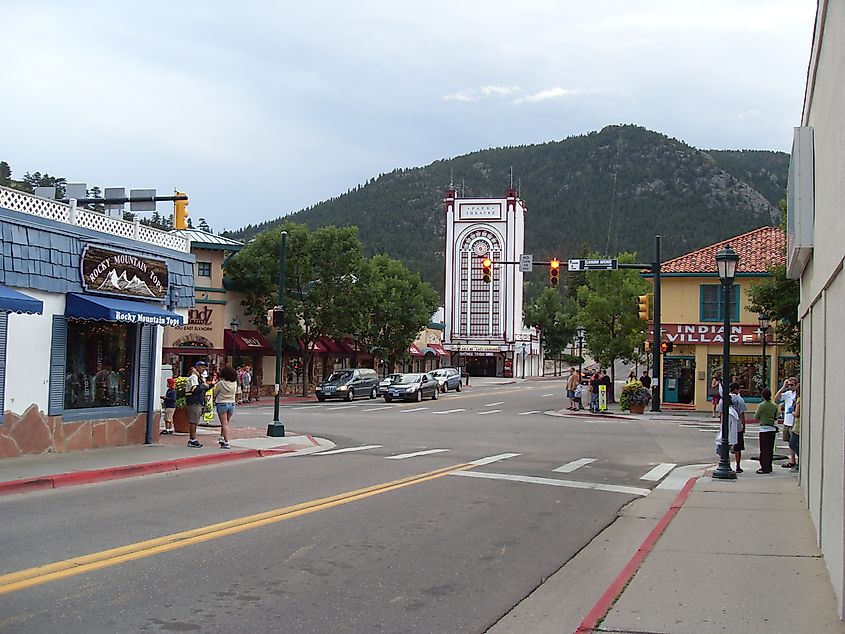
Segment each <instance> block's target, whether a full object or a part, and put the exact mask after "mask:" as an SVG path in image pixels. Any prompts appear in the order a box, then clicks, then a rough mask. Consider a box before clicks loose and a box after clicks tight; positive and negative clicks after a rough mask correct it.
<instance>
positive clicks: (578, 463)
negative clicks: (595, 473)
mask: <svg viewBox="0 0 845 634" xmlns="http://www.w3.org/2000/svg"><path fill="white" fill-rule="evenodd" d="M595 461H596V458H579V459H578V460H573V461H572V462H567V463H566V464H565V465H563V466H562V467H558V468H557V469H552V471H557V472H558V473H572V472H573V471H575V470H576V469H580V468H581V467H583V466H584V465H586V464H590V463H591V462H595Z"/></svg>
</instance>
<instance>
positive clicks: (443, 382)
mask: <svg viewBox="0 0 845 634" xmlns="http://www.w3.org/2000/svg"><path fill="white" fill-rule="evenodd" d="M431 376H433V377H434V378H435V379H437V384H438V385H439V386H440V391H441V392H448V391H449V390H455V391H456V392H460V391H461V373H460V372H459V371H458V370H457V368H438V369H436V370H432V371H431Z"/></svg>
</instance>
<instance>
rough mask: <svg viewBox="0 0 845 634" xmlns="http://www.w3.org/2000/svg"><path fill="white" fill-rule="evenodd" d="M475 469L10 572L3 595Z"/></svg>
mask: <svg viewBox="0 0 845 634" xmlns="http://www.w3.org/2000/svg"><path fill="white" fill-rule="evenodd" d="M475 466H476V465H473V464H459V465H454V466H451V467H446V468H443V469H438V470H436V471H429V472H427V473H421V474H418V475H414V476H410V477H408V478H403V479H401V480H394V481H392V482H385V483H382V484H377V485H374V486H371V487H366V488H364V489H357V490H355V491H348V492H346V493H340V494H338V495H333V496H330V497H325V498H321V499H319V500H311V501H310V502H303V503H301V504H295V505H293V506H286V507H284V508H280V509H275V510H272V511H266V512H264V513H258V514H257V515H249V516H247V517H240V518H238V519H234V520H229V521H227V522H220V523H219V524H210V525H209V526H204V527H201V528H194V529H191V530H188V531H182V532H181V533H173V534H172V535H165V536H164V537H157V538H155V539H148V540H146V541H142V542H136V543H134V544H129V545H127V546H120V547H119V548H112V549H109V550H103V551H100V552H98V553H92V554H90V555H83V556H81V557H74V558H72V559H65V560H63V561H57V562H54V563H51V564H46V565H44V566H37V567H35V568H28V569H26V570H19V571H18V572H11V573H9V574H5V575H0V594H6V593H9V592H16V591H17V590H23V589H25V588H31V587H33V586H38V585H42V584H45V583H49V582H51V581H58V580H59V579H64V578H66V577H72V576H74V575H81V574H84V573H87V572H92V571H94V570H100V569H101V568H108V567H109V566H117V565H119V564H122V563H125V562H127V561H133V560H135V559H143V558H144V557H151V556H153V555H158V554H160V553H166V552H169V551H171V550H176V549H177V548H185V547H187V546H192V545H194V544H200V543H202V542H207V541H210V540H212V539H219V538H221V537H226V536H228V535H234V534H236V533H242V532H244V531H249V530H252V529H255V528H259V527H261V526H266V525H268V524H275V523H276V522H283V521H285V520H289V519H293V518H295V517H300V516H302V515H308V514H309V513H316V512H317V511H323V510H326V509H330V508H333V507H335V506H340V505H342V504H349V503H350V502H357V501H358V500H363V499H365V498H368V497H372V496H374V495H380V494H382V493H388V492H389V491H395V490H396V489H401V488H404V487H409V486H412V485H415V484H421V483H423V482H428V481H429V480H434V479H436V478H441V477H443V476H445V475H449V474H450V473H455V472H457V471H465V470H467V469H472V468H473V467H475Z"/></svg>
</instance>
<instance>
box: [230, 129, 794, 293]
mask: <svg viewBox="0 0 845 634" xmlns="http://www.w3.org/2000/svg"><path fill="white" fill-rule="evenodd" d="M788 163H789V156H788V155H787V154H784V153H782V152H767V151H731V150H708V151H703V150H698V149H696V148H694V147H692V146H690V145H687V144H686V143H683V142H681V141H678V140H676V139H672V138H669V137H667V136H665V135H663V134H659V133H657V132H652V131H649V130H646V129H644V128H640V127H637V126H632V125H625V126H608V127H606V128H604V129H603V130H601V131H600V132H592V133H590V134H586V135H581V136H576V137H571V138H568V139H565V140H563V141H557V142H551V143H543V144H541V145H528V146H521V147H506V148H496V149H489V150H482V151H478V152H473V153H472V154H467V155H465V156H459V157H456V158H453V159H448V160H440V161H436V162H434V163H432V164H430V165H427V166H425V167H420V168H412V169H397V170H394V171H393V172H391V173H389V174H383V175H381V176H379V177H378V178H374V179H372V180H371V181H370V182H369V183H367V184H366V185H362V186H359V187H357V188H355V189H354V190H351V191H349V192H348V193H346V194H344V195H342V196H339V197H337V198H333V199H331V200H327V201H324V202H321V203H319V204H316V205H314V206H313V207H310V208H308V209H304V210H301V211H299V212H297V213H295V214H293V215H292V216H291V219H292V220H294V221H297V222H302V223H305V224H307V225H308V226H309V227H317V226H322V225H337V226H349V225H357V226H358V227H359V228H360V235H361V238H362V240H363V242H364V245H365V248H366V250H367V251H368V253H369V254H375V253H387V254H389V255H391V256H393V257H395V258H398V259H400V260H402V261H404V262H405V263H406V264H407V265H408V266H409V267H410V268H411V269H413V270H416V271H418V272H420V274H421V275H422V276H423V279H425V280H426V281H428V282H430V283H431V284H432V285H433V286H434V287H435V288H437V289H438V290H440V291H441V292H442V287H443V271H444V264H443V248H444V239H445V224H444V216H443V202H442V200H443V194H444V192H445V190H446V188H447V186H448V184H449V182H450V179H451V180H452V181H453V182H454V184H455V186H456V187H457V188H458V190H459V194H460V193H462V195H463V196H502V195H503V194H504V192H505V190H506V189H507V187H508V185H509V183H510V174H511V169H512V170H513V177H514V184H516V185H518V188H519V192H520V196H521V197H522V198H523V200H525V202H526V204H527V207H528V213H527V215H526V244H525V252H526V253H533V254H534V257H535V259H547V258H548V257H549V256H557V257H560V258H567V257H572V256H574V255H576V254H577V253H578V252H580V251H582V250H583V249H584V248H585V247H586V248H589V249H590V250H593V251H598V252H601V253H603V254H606V255H613V254H615V253H617V252H619V251H636V252H639V253H640V254H641V257H642V258H644V259H646V260H650V259H651V258H652V256H653V244H654V236H655V235H658V234H659V235H662V236H663V241H662V244H663V257H664V258H670V257H673V256H676V255H679V254H682V253H685V252H687V251H690V250H692V249H696V248H698V247H700V246H703V245H705V244H710V243H712V242H715V241H717V240H719V239H722V238H725V237H727V236H730V235H733V234H737V233H742V232H744V231H748V230H750V229H753V228H756V227H760V226H763V225H769V224H776V223H777V222H778V220H779V213H778V208H777V204H778V201H779V200H780V198H782V197H783V195H784V191H785V188H786V174H787V169H788ZM278 222H279V220H272V221H268V222H266V223H263V224H260V225H257V226H256V225H251V226H249V227H246V228H244V229H242V230H240V231H237V232H230V233H229V234H228V235H229V236H231V237H233V238H236V239H241V240H246V239H249V238H251V237H252V236H254V235H255V234H257V233H258V232H260V231H263V230H266V229H268V228H270V227H272V226H274V225H275V224H277V223H278ZM535 275H536V274H535ZM538 281H539V278H538Z"/></svg>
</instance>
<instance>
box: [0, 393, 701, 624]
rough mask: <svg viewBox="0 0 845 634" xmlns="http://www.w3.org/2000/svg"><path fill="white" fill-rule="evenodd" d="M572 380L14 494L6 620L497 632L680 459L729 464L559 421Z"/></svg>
mask: <svg viewBox="0 0 845 634" xmlns="http://www.w3.org/2000/svg"><path fill="white" fill-rule="evenodd" d="M562 388H563V385H562V383H560V382H558V381H554V382H526V383H522V384H513V385H487V386H483V385H482V386H474V387H473V388H471V389H469V390H465V391H464V392H462V393H460V394H457V393H449V394H446V395H443V396H442V397H441V398H440V399H438V400H436V401H424V402H423V403H419V404H417V403H408V404H396V403H393V404H390V405H388V404H385V403H384V402H383V401H382V400H380V399H379V400H375V401H371V400H368V399H367V400H359V401H356V402H354V403H351V404H347V403H343V402H327V403H322V404H320V403H316V402H314V403H305V404H302V405H295V406H286V407H284V408H283V409H282V417H283V420H284V422H285V424H286V426H287V428H288V430H291V431H296V432H301V433H309V434H313V435H316V436H321V437H324V438H328V439H330V440H331V441H333V442H334V443H335V445H336V446H335V448H334V449H332V450H331V451H324V452H322V453H316V454H311V455H307V456H298V457H293V458H267V459H262V460H254V461H244V462H237V463H230V464H226V465H218V466H211V467H204V468H197V469H191V470H186V471H178V472H171V473H167V474H161V475H156V476H146V477H142V478H135V479H127V480H118V481H113V482H106V483H101V484H96V485H90V486H83V487H76V488H70V489H61V490H54V491H46V492H40V493H32V494H27V495H21V496H10V497H7V498H3V499H0V513H2V516H3V518H4V531H3V538H4V540H3V541H4V548H3V549H2V551H0V572H2V573H4V574H5V575H6V576H4V577H2V578H0V593H2V608H0V631H3V632H50V631H57V630H60V631H62V632H115V631H242V630H246V629H252V630H254V631H279V632H457V631H461V632H484V631H486V630H487V629H488V628H490V627H491V626H493V625H494V624H495V623H496V622H497V621H498V620H499V619H501V618H502V617H503V616H504V615H505V614H507V613H508V612H509V611H510V610H511V609H512V608H513V607H514V606H515V605H517V604H518V603H519V602H520V601H522V600H523V599H524V598H525V597H526V596H528V595H529V594H530V593H531V592H532V591H533V590H534V589H535V588H536V587H537V586H538V585H540V584H541V583H542V582H543V581H544V580H545V579H546V578H548V577H549V576H550V575H552V574H554V573H555V572H556V571H557V570H559V569H560V568H561V567H562V566H563V565H564V564H565V563H566V562H567V561H568V560H570V559H571V558H572V557H573V556H574V555H575V554H576V553H578V552H579V551H580V550H581V549H582V548H584V547H585V546H586V545H587V544H589V543H590V541H591V540H592V539H593V538H594V537H595V536H596V535H597V534H598V533H599V532H600V531H601V530H602V529H603V528H605V527H606V526H608V525H609V524H610V523H611V522H613V521H614V519H615V518H616V517H617V513H618V512H619V510H620V508H621V507H622V506H624V505H626V504H628V503H629V502H631V501H632V500H635V499H639V498H642V497H644V496H647V495H648V494H649V493H650V491H651V490H652V489H653V488H654V487H655V486H656V485H657V484H658V483H659V482H660V480H661V479H662V478H663V476H665V474H666V473H667V472H668V470H670V469H671V467H672V465H674V464H679V465H681V464H693V463H701V462H708V461H712V436H711V435H709V434H708V435H704V434H702V433H699V431H698V429H696V428H693V427H687V426H683V425H682V424H679V423H675V422H674V421H670V422H667V421H660V422H657V421H646V420H643V419H639V420H637V419H635V420H622V419H596V418H586V417H583V418H581V417H578V418H576V417H571V416H570V417H561V416H552V415H549V414H548V413H547V412H550V411H551V410H554V409H557V408H560V407H561V405H562V399H561V392H562ZM271 419H272V407H270V406H269V405H268V406H267V407H260V408H256V409H248V408H241V409H240V410H239V412H238V414H237V416H236V419H235V422H236V423H237V424H239V425H249V426H261V425H266V423H267V422H268V421H269V420H271ZM644 478H645V479H644ZM224 522H225V523H226V524H225V525H224V526H219V524H220V523H224ZM117 548H122V550H121V551H119V552H108V551H109V550H110V549H117ZM83 555H88V557H87V558H85V559H82V560H79V559H77V560H74V561H73V562H68V560H69V559H71V558H77V557H80V556H83ZM623 563H624V562H620V567H621V565H622V564H623ZM47 565H52V567H51V568H46V569H44V570H40V571H36V572H30V573H27V574H25V575H21V578H27V579H30V580H28V581H25V582H20V580H19V579H16V578H13V577H10V573H15V572H17V571H22V570H26V569H30V568H32V567H36V566H47ZM589 607H590V606H589V605H585V606H584V612H586V611H587V610H588V609H589Z"/></svg>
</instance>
